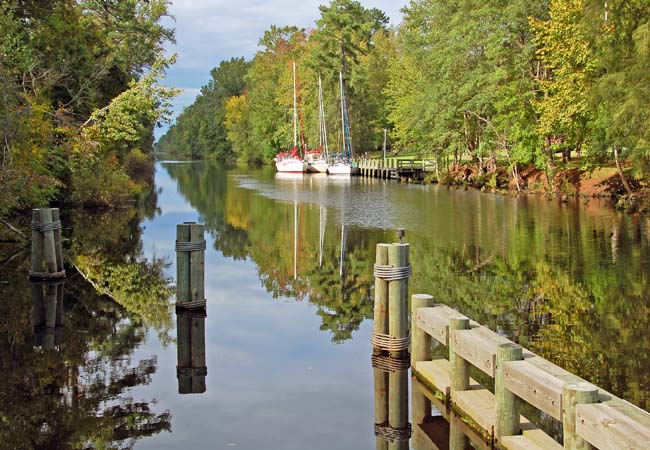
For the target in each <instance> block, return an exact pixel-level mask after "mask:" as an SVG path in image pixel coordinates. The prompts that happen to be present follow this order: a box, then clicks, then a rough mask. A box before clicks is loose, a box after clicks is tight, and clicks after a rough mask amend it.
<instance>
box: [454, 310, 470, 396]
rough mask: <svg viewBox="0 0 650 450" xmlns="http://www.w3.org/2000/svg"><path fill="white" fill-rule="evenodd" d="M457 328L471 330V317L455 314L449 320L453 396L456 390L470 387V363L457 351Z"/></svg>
mask: <svg viewBox="0 0 650 450" xmlns="http://www.w3.org/2000/svg"><path fill="white" fill-rule="evenodd" d="M456 330H469V319H468V318H467V317H461V316H455V317H451V318H450V321H449V376H450V381H451V386H450V388H451V394H452V397H453V393H454V391H464V390H467V389H468V388H469V363H468V362H467V361H465V360H464V359H463V357H462V356H460V355H458V354H457V353H456V350H455V347H456V343H455V334H454V332H455V331H456Z"/></svg>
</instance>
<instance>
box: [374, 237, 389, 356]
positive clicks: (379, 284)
mask: <svg viewBox="0 0 650 450" xmlns="http://www.w3.org/2000/svg"><path fill="white" fill-rule="evenodd" d="M389 247H390V244H377V247H376V252H375V264H377V265H382V266H386V265H388V248H389ZM373 317H374V323H373V329H374V331H375V333H379V334H388V281H386V280H384V279H382V278H379V277H375V307H374V311H373ZM373 352H374V353H375V354H377V353H378V352H379V350H378V349H377V348H373Z"/></svg>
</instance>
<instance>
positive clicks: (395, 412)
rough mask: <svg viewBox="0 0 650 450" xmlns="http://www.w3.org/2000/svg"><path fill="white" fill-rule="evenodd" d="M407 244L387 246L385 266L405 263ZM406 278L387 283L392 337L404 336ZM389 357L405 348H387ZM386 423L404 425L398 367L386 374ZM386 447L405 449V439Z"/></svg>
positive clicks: (404, 389)
mask: <svg viewBox="0 0 650 450" xmlns="http://www.w3.org/2000/svg"><path fill="white" fill-rule="evenodd" d="M409 249H410V245H409V244H392V245H391V246H389V247H388V265H389V266H391V267H394V268H398V267H399V268H401V267H407V266H408V265H409ZM407 308H408V278H402V279H400V280H394V281H389V282H388V334H390V336H391V337H392V338H394V339H405V338H407V337H408V332H409V330H408V316H407ZM390 355H391V357H393V358H402V359H403V358H406V356H407V351H406V350H399V351H391V352H390ZM388 424H389V425H390V427H391V428H395V429H404V428H406V427H407V426H408V372H407V371H406V370H400V371H396V372H391V373H390V374H389V375H388ZM388 448H389V449H399V450H403V449H405V450H407V449H408V441H403V440H396V441H394V442H392V443H390V444H389V446H388Z"/></svg>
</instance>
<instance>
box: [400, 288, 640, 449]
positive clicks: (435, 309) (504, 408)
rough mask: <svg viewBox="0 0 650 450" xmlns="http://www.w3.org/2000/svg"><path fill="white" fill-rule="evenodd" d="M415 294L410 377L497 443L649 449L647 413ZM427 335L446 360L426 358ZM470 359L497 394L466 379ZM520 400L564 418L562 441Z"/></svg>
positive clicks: (516, 446)
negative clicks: (524, 411) (523, 412)
mask: <svg viewBox="0 0 650 450" xmlns="http://www.w3.org/2000/svg"><path fill="white" fill-rule="evenodd" d="M416 297H418V298H419V297H422V296H413V301H412V303H413V305H414V309H413V313H412V314H413V317H412V326H413V336H412V339H413V341H412V349H413V352H412V354H413V358H412V361H411V363H412V369H413V373H414V375H415V376H416V378H417V379H418V380H419V381H420V382H421V383H422V384H423V385H425V386H426V387H427V388H430V389H432V390H433V391H437V392H438V393H439V395H440V396H441V397H442V399H443V400H444V401H445V402H448V403H449V404H451V405H452V407H453V408H454V409H455V410H457V411H458V412H460V413H461V414H462V415H463V416H466V417H468V418H469V419H471V421H473V422H474V423H475V424H476V425H477V426H478V427H480V428H481V429H482V430H483V431H484V432H485V433H486V434H487V435H490V436H493V438H494V439H495V441H496V443H497V444H498V445H500V446H502V447H504V448H506V449H510V450H514V449H517V450H518V449H527V450H535V449H562V448H566V449H587V448H592V446H593V447H595V448H597V449H601V450H614V449H617V450H618V449H650V414H649V413H647V412H646V411H643V410H642V409H639V408H637V407H636V406H634V405H632V404H631V403H628V402H626V401H625V400H622V399H620V398H618V397H616V396H614V395H613V394H611V393H609V392H607V391H605V390H604V389H601V388H598V387H597V386H594V385H592V384H590V383H588V382H587V381H585V380H584V379H582V378H580V377H578V376H576V375H574V374H572V373H570V372H568V371H566V370H564V369H562V368H561V367H559V366H557V365H555V364H553V363H551V362H550V361H547V360H546V359H544V358H541V357H539V356H537V355H535V354H534V353H532V352H531V351H529V350H527V349H525V348H522V347H521V346H519V345H517V344H515V343H513V342H511V341H509V340H508V339H506V338H504V337H503V336H501V335H499V334H497V333H495V332H493V331H491V330H490V329H488V328H486V327H484V326H481V325H479V324H478V323H476V322H474V321H472V320H470V319H469V318H468V317H465V316H463V315H461V314H459V313H458V312H457V311H455V310H453V309H451V308H449V307H447V306H445V305H436V306H429V307H418V305H419V304H421V302H422V300H421V298H420V299H419V300H417V299H416ZM426 297H429V298H430V296H426ZM426 339H435V340H436V341H437V342H439V343H440V344H442V345H444V346H447V347H448V349H449V360H447V359H437V360H431V354H430V353H431V350H430V349H431V347H430V345H428V346H427V342H426ZM423 349H424V350H423ZM576 351H579V349H576ZM470 365H471V366H473V367H476V368H477V369H479V370H481V371H482V372H484V373H485V374H487V375H488V376H489V377H491V378H494V380H495V383H494V384H495V389H494V393H492V392H490V391H489V390H487V389H485V388H484V387H482V386H481V385H479V384H478V383H477V382H476V381H474V380H472V379H470V376H469V367H470ZM522 401H525V402H527V403H529V404H530V405H532V406H533V407H535V408H537V409H538V410H540V411H542V412H543V413H545V414H547V415H548V416H550V417H553V418H554V419H557V420H558V421H560V422H561V423H562V428H563V435H564V446H562V445H560V444H559V443H557V442H556V441H555V440H554V439H552V438H551V437H550V436H548V435H546V434H545V433H544V432H542V431H541V430H539V429H538V428H537V427H535V426H534V425H533V424H531V423H530V422H529V421H528V420H527V419H526V418H525V417H522V416H520V406H521V404H522Z"/></svg>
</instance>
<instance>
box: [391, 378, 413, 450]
mask: <svg viewBox="0 0 650 450" xmlns="http://www.w3.org/2000/svg"><path fill="white" fill-rule="evenodd" d="M408 401H409V386H408V370H398V371H396V372H391V373H390V374H389V375H388V425H389V426H390V427H391V428H395V429H405V428H406V427H407V426H408V423H409V404H408ZM388 448H389V449H390V450H408V448H409V441H408V440H395V441H393V442H390V443H389V444H388Z"/></svg>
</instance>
